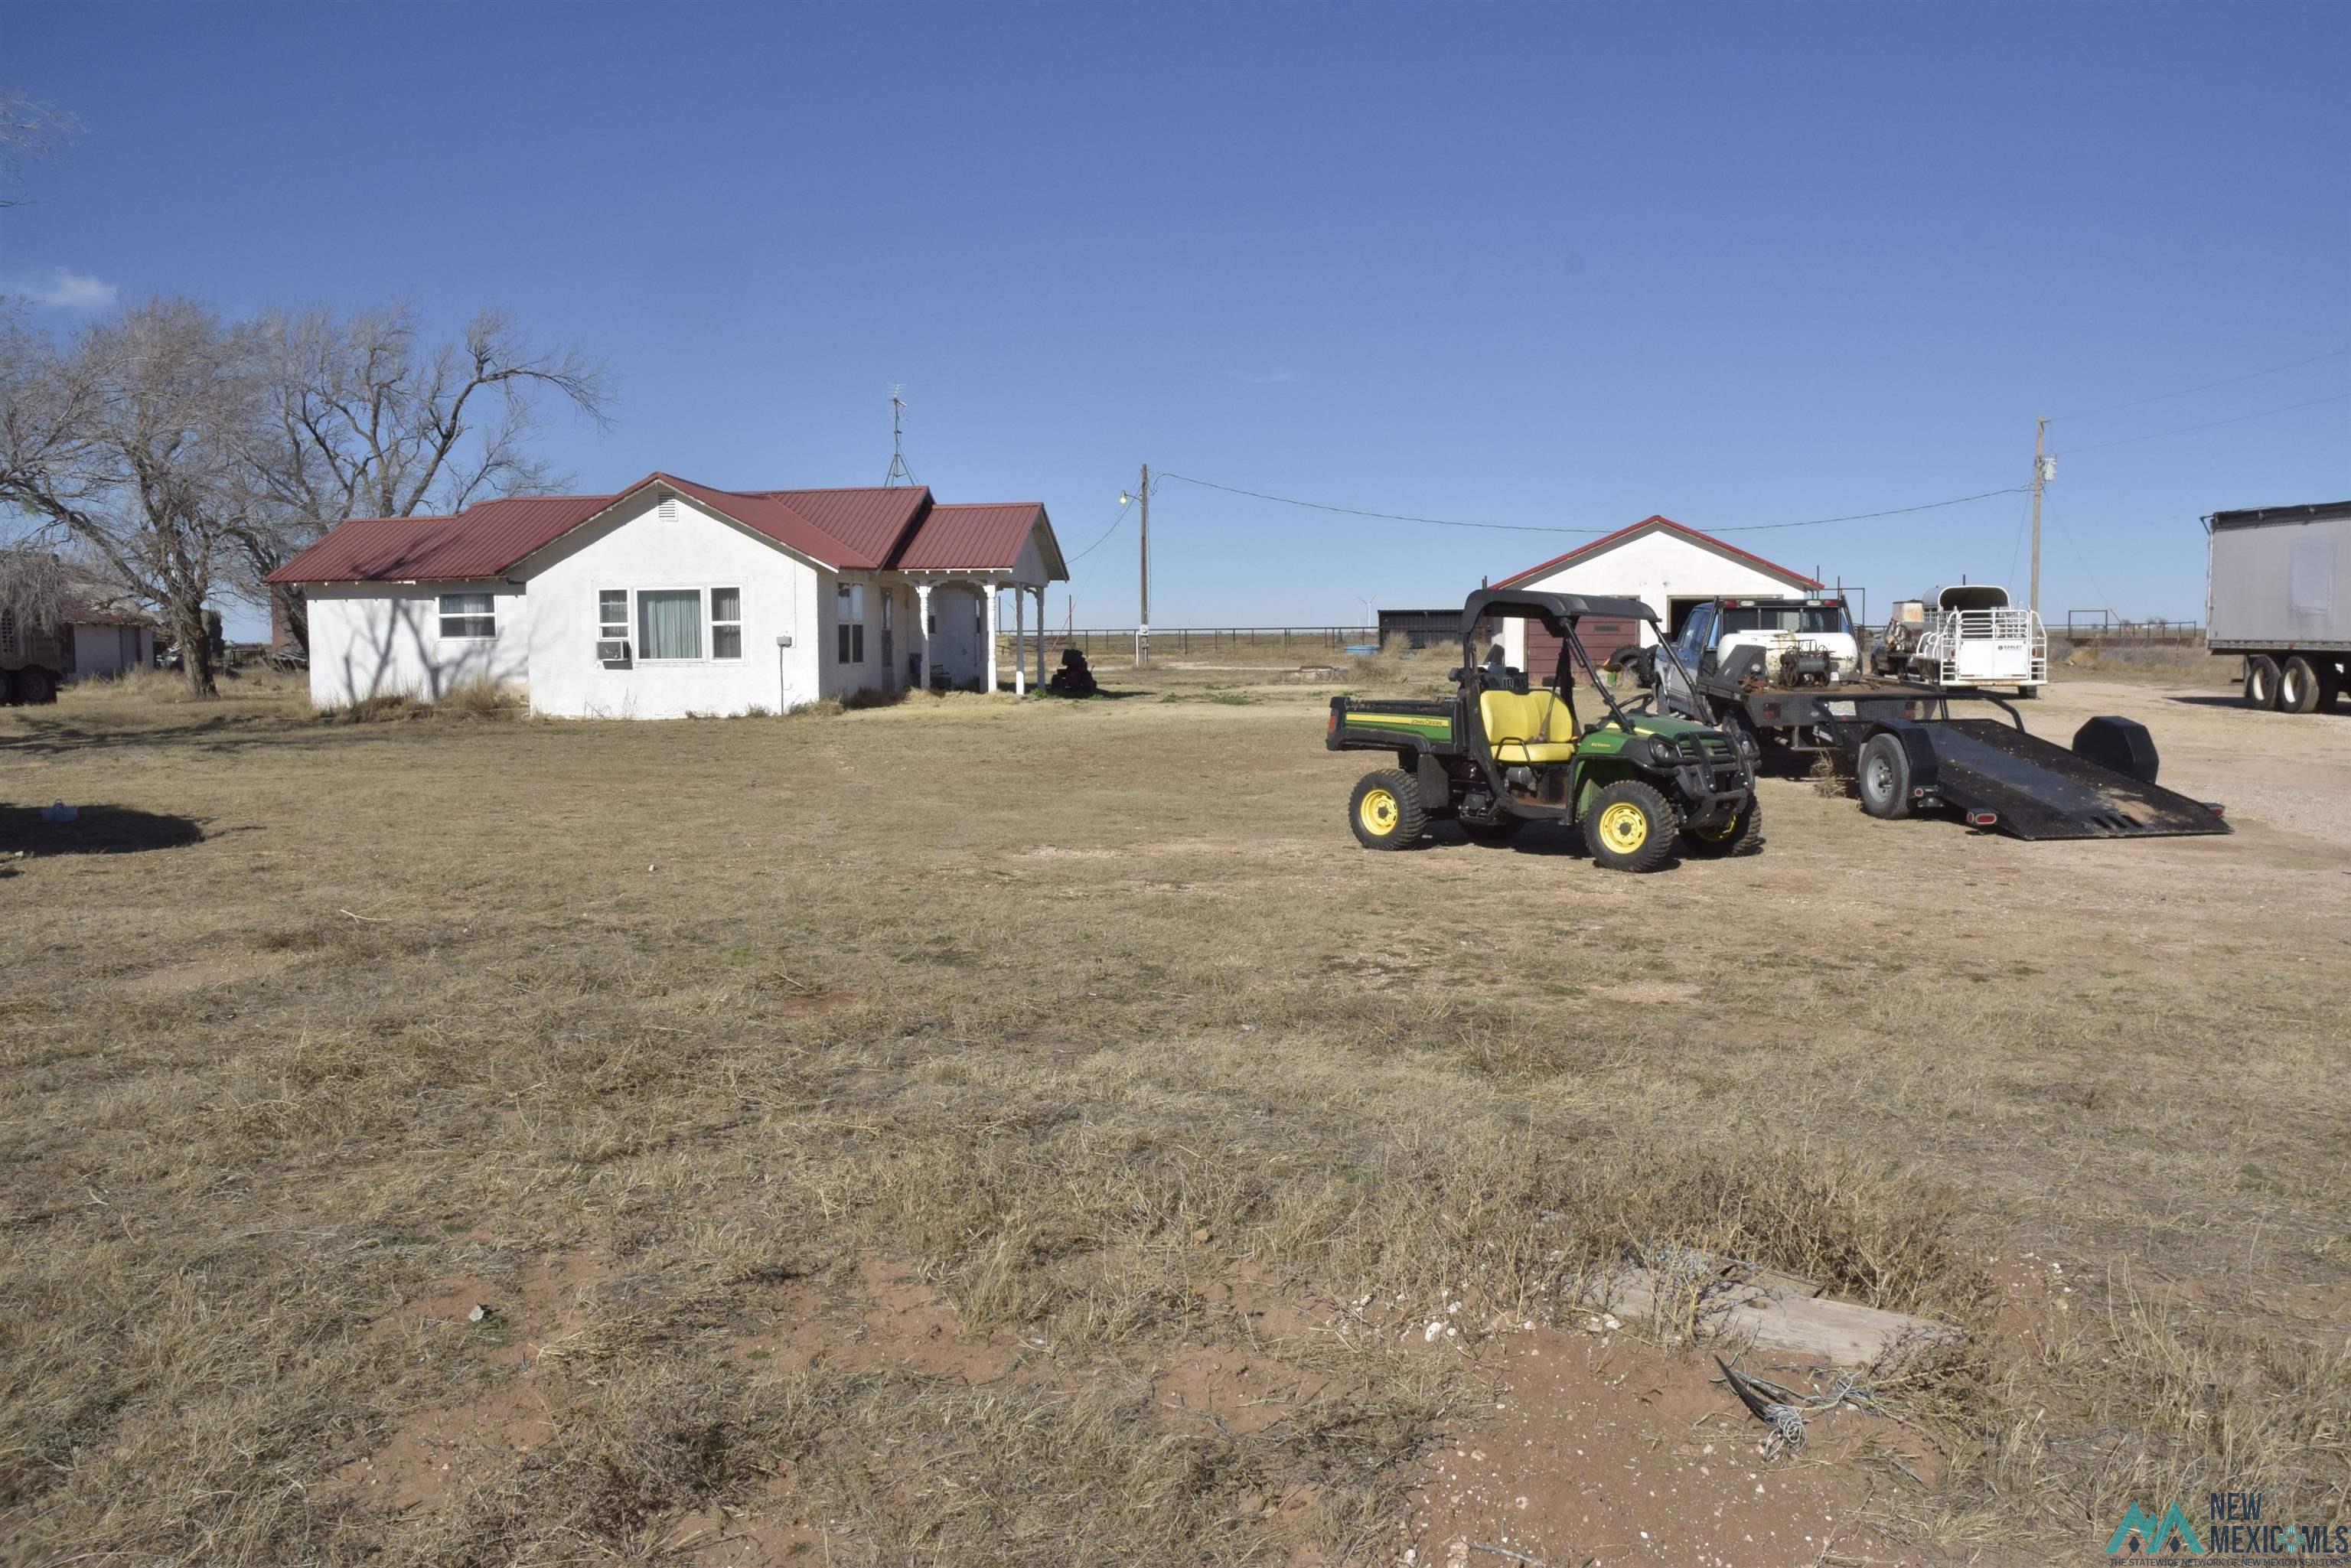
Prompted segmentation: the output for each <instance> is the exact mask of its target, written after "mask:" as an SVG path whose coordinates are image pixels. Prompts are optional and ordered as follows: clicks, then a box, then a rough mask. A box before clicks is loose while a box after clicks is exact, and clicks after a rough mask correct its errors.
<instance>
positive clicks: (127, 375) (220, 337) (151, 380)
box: [0, 298, 258, 695]
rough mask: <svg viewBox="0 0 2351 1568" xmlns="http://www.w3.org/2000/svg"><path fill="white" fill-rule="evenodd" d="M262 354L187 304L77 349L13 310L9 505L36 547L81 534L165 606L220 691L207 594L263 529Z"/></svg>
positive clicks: (90, 553) (99, 564) (1, 432)
mask: <svg viewBox="0 0 2351 1568" xmlns="http://www.w3.org/2000/svg"><path fill="white" fill-rule="evenodd" d="M252 364H253V355H252V345H251V342H250V340H249V334H247V333H245V332H242V331H239V330H237V329H233V328H230V327H226V326H224V325H223V324H222V322H221V321H220V320H219V319H218V318H216V317H215V316H214V315H213V313H212V312H211V311H210V310H208V309H206V308H204V307H203V306H201V305H198V304H195V303H194V302H193V301H191V300H186V299H172V298H159V299H153V300H151V301H149V302H147V303H146V304H143V305H139V306H135V307H132V308H129V309H127V310H124V311H122V312H120V313H119V314H118V315H116V316H113V317H111V318H110V319H107V320H104V321H100V322H97V323H94V324H92V325H91V326H89V327H87V328H84V329H82V331H81V332H80V333H79V334H78V335H77V336H76V337H75V338H74V339H73V340H71V341H70V342H68V343H66V344H64V345H62V346H61V345H59V344H57V343H56V342H54V341H52V340H49V339H47V338H46V337H43V336H41V335H39V334H37V333H36V332H33V331H32V330H30V329H27V328H26V327H24V326H23V325H22V323H21V322H18V321H15V320H0V506H9V507H15V508H16V509H17V510H19V511H21V512H24V513H26V514H29V515H30V517H31V518H32V519H33V527H32V534H31V538H30V541H29V542H31V543H33V544H35V545H42V544H56V543H60V542H70V543H71V544H73V545H75V546H77V547H78V549H80V551H81V552H82V553H83V554H84V555H85V557H86V558H87V559H89V562H90V564H91V565H92V566H93V567H94V568H95V569H96V570H98V571H99V574H100V575H101V576H103V577H104V578H105V579H106V580H108V585H109V586H110V587H111V588H114V589H116V590H119V591H124V592H126V593H128V594H130V595H131V596H133V597H136V598H137V599H140V600H141V601H145V602H147V603H149V604H152V605H153V606H154V607H155V608H156V609H157V611H159V612H161V614H162V620H163V622H164V624H165V626H166V627H167V628H168V630H169V631H170V632H171V633H172V637H173V638H174V639H175V640H176V641H177V642H178V643H179V646H180V650H181V653H182V657H183V664H184V667H185V669H186V671H187V676H188V685H189V687H190V689H191V690H193V691H194V692H196V693H198V694H200V695H212V694H213V693H214V689H215V686H214V667H213V646H212V640H211V638H210V637H209V636H208V635H207V630H208V629H207V626H206V622H205V614H206V612H205V609H204V601H205V600H206V599H207V598H208V597H209V596H210V595H211V593H212V591H213V589H214V585H215V582H216V581H217V580H218V577H219V574H220V571H221V569H222V567H223V565H224V564H225V561H226V559H227V558H228V554H229V551H230V550H231V549H233V547H234V545H235V541H236V539H237V538H239V537H240V536H241V534H242V533H243V532H244V531H245V530H246V528H248V527H249V519H248V518H247V517H246V513H245V509H244V508H245V505H246V491H245V487H244V484H243V465H242V456H243V453H244V451H245V449H246V447H247V445H249V444H250V442H251V440H252V436H251V428H252V424H253V421H254V418H255V415H256V412H257V407H258V405H257V400H256V392H257V390H258V388H257V382H256V377H255V375H254V374H253V371H252Z"/></svg>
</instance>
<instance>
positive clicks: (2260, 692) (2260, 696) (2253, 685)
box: [2245, 653, 2278, 713]
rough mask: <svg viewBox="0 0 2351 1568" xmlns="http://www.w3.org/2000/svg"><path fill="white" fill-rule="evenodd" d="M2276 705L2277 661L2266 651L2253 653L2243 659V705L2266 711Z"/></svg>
mask: <svg viewBox="0 0 2351 1568" xmlns="http://www.w3.org/2000/svg"><path fill="white" fill-rule="evenodd" d="M2277 705H2278V666H2277V661H2276V660H2275V659H2273V658H2271V657H2270V656H2269V655H2268V654H2267V653H2255V654H2254V655H2252V657H2251V658H2249V659H2247V660H2246V661H2245V706H2247V707H2257V708H2260V709H2261V710H2262V712H2264V713H2267V712H2268V711H2270V710H2271V709H2272V708H2274V707H2276V706H2277Z"/></svg>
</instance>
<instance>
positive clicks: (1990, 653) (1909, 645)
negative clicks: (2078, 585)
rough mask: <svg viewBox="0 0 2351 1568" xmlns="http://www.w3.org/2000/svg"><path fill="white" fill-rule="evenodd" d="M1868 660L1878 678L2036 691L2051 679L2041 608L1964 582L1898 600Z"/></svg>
mask: <svg viewBox="0 0 2351 1568" xmlns="http://www.w3.org/2000/svg"><path fill="white" fill-rule="evenodd" d="M1870 661H1871V664H1872V667H1873V668H1874V669H1876V672H1877V673H1878V674H1882V675H1900V676H1902V677H1904V678H1905V679H1908V680H1914V681H1931V682H1933V683H1934V684H1936V685H1943V686H1982V685H1995V686H2009V685H2012V686H2014V687H2015V688H2016V694H2017V695H2019V696H2026V697H2030V696H2038V695H2040V694H2041V688H2042V686H2043V685H2046V684H2047V682H2048V680H2049V634H2048V632H2046V631H2044V630H2043V628H2042V625H2041V616H2040V614H2039V612H2036V611H2033V610H2032V609H2029V608H2027V607H2025V606H2022V605H2018V604H2011V603H2010V602H2009V601H2008V590H2006V589H2005V588H2001V587H1998V586H1996V585H1995V584H1992V583H1988V582H1963V583H1960V584H1959V586H1957V587H1955V588H1939V589H1937V590H1936V591H1935V596H1934V597H1933V598H1932V599H1905V600H1901V601H1897V602H1896V604H1895V606H1894V615H1893V619H1892V620H1890V621H1888V622H1886V631H1885V632H1884V633H1883V634H1882V635H1881V636H1880V637H1879V639H1878V643H1877V647H1876V650H1875V651H1874V652H1873V653H1871V655H1870Z"/></svg>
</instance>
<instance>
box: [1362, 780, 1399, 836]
mask: <svg viewBox="0 0 2351 1568" xmlns="http://www.w3.org/2000/svg"><path fill="white" fill-rule="evenodd" d="M1355 817H1356V820H1357V821H1361V822H1362V823H1363V824H1364V831H1365V832H1367V833H1370V834H1372V835H1373V836H1374V837H1375V838H1384V837H1385V836H1386V835H1388V834H1389V833H1392V832H1394V831H1395V825H1396V798H1395V791H1394V790H1392V789H1366V790H1364V798H1363V799H1362V800H1359V801H1357V802H1356V804H1355Z"/></svg>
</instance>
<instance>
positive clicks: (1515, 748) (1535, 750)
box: [1478, 686, 1575, 767]
mask: <svg viewBox="0 0 2351 1568" xmlns="http://www.w3.org/2000/svg"><path fill="white" fill-rule="evenodd" d="M1478 714H1479V717H1480V718H1482V719H1483V720H1484V721H1485V724H1486V744H1487V745H1489V746H1490V747H1493V748H1494V760H1495V761H1497V762H1499V763H1501V764H1502V765H1503V766H1505V767H1511V766H1523V765H1528V764H1534V763H1543V762H1565V761H1568V760H1570V759H1571V758H1573V757H1574V756H1575V716H1574V715H1573V714H1571V713H1570V712H1568V708H1567V705H1566V704H1565V703H1563V702H1562V701H1561V700H1560V696H1559V694H1558V693H1557V692H1555V691H1553V690H1552V689H1551V688H1550V687H1548V686H1545V687H1541V688H1540V689H1538V690H1535V691H1531V692H1528V693H1526V694H1525V695H1520V694H1519V693H1517V692H1479V694H1478Z"/></svg>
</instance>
